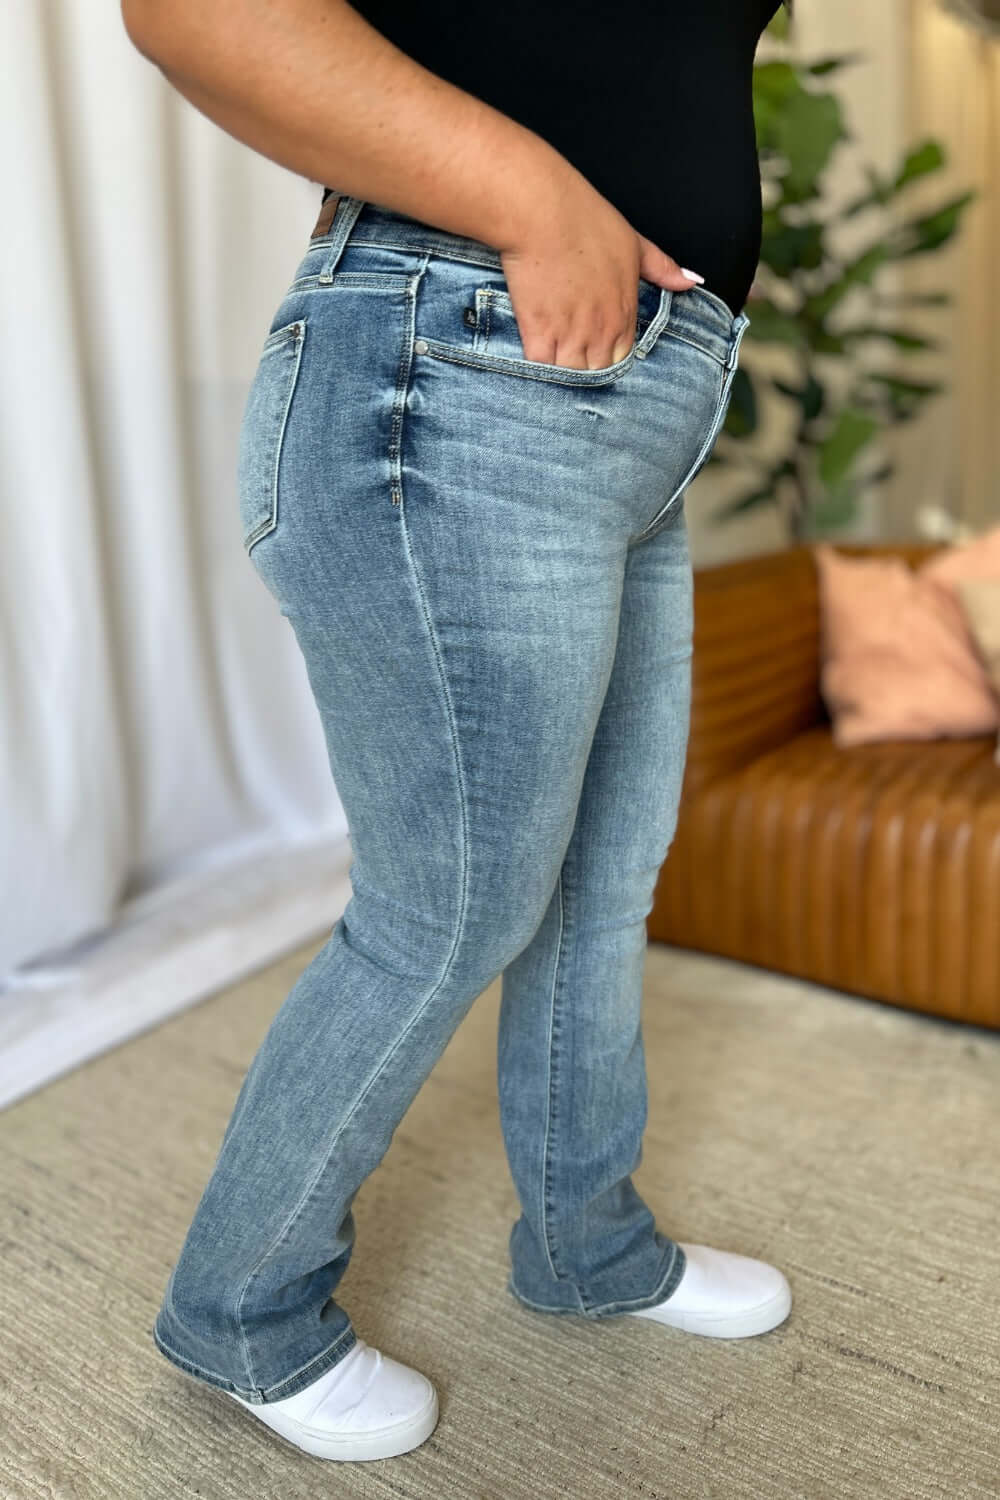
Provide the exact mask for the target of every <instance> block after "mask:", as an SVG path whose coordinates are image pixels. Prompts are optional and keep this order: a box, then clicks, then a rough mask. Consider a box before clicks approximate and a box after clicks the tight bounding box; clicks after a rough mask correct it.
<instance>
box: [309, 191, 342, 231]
mask: <svg viewBox="0 0 1000 1500" xmlns="http://www.w3.org/2000/svg"><path fill="white" fill-rule="evenodd" d="M340 199H341V194H340V193H331V194H330V196H329V198H327V199H326V200H325V201H324V203H323V205H322V207H321V208H320V211H319V218H318V219H317V220H316V223H315V226H314V228H313V232H312V234H311V235H310V236H309V238H310V239H311V240H315V239H318V238H319V236H320V235H321V234H329V233H330V225H331V224H332V223H333V216H334V214H335V213H336V212H337V204H338V203H339V202H340Z"/></svg>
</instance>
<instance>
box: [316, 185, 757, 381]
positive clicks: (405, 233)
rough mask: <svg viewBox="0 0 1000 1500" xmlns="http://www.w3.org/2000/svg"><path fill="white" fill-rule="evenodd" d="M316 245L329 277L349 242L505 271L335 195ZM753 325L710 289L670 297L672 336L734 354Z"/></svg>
mask: <svg viewBox="0 0 1000 1500" xmlns="http://www.w3.org/2000/svg"><path fill="white" fill-rule="evenodd" d="M318 240H323V241H326V240H329V241H330V248H331V257H330V259H329V260H328V262H327V269H328V271H329V272H331V273H332V270H333V267H334V266H335V265H336V262H337V260H339V258H340V254H341V252H342V250H343V248H344V246H345V245H346V244H347V243H348V242H349V241H355V242H358V243H364V242H367V243H369V244H377V245H393V246H395V247H396V248H398V249H404V250H412V251H414V252H416V253H426V252H430V253H432V254H434V255H440V256H445V257H449V258H451V259H452V260H459V261H467V262H472V263H473V264H476V265H483V266H491V267H494V268H495V269H497V270H499V271H500V272H501V273H502V271H503V262H502V261H501V258H500V252H499V250H497V249H496V248H495V247H494V246H492V245H487V244H485V243H484V242H483V241H482V240H476V239H471V238H469V237H467V236H465V235H461V234H453V233H452V232H451V231H450V230H448V229H442V228H440V227H439V226H438V225H436V224H428V223H426V222H425V221H424V220H422V219H414V218H411V217H410V216H409V215H408V214H403V213H399V212H397V211H396V210H395V209H391V208H385V207H384V206H383V205H381V204H378V203H371V202H369V201H368V200H367V199H363V198H352V197H350V196H349V195H348V194H346V193H340V194H338V193H332V194H331V195H330V196H329V197H328V198H327V199H326V200H325V201H324V203H323V206H322V208H321V209H320V213H319V217H318V218H317V220H316V224H315V227H314V228H313V231H312V234H311V235H310V241H311V242H312V243H315V242H316V241H318ZM749 321H750V320H749V318H748V317H747V315H746V313H745V312H743V311H740V312H738V313H734V312H733V310H732V308H731V307H730V306H729V304H728V302H725V301H723V299H722V298H721V297H720V296H718V294H717V293H716V292H710V291H709V290H708V289H707V288H706V287H703V286H694V287H692V288H691V289H690V290H689V291H684V292H681V291H679V292H673V293H672V294H671V304H670V314H669V323H670V327H671V329H672V330H673V331H674V332H677V333H683V331H684V328H685V325H687V326H688V327H689V329H690V331H691V332H692V333H702V334H704V333H705V332H706V331H708V330H710V331H711V333H712V334H714V335H715V337H716V338H720V339H722V340H724V341H725V343H726V344H727V346H729V347H730V348H732V346H733V344H734V341H735V340H737V338H738V335H739V334H740V333H741V332H742V330H743V328H744V327H745V326H746V325H747V324H748V323H749ZM723 357H725V356H723Z"/></svg>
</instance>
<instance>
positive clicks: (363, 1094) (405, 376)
mask: <svg viewBox="0 0 1000 1500" xmlns="http://www.w3.org/2000/svg"><path fill="white" fill-rule="evenodd" d="M424 265H425V267H426V260H425V263H424ZM422 274H423V268H422V269H421V271H420V272H419V273H418V274H417V275H416V276H414V277H413V278H412V279H411V290H410V292H409V294H408V295H409V297H410V327H409V332H408V335H407V337H406V338H405V339H404V341H403V352H402V354H401V356H400V365H399V373H398V375H397V378H396V398H395V407H396V408H397V410H399V411H401V410H402V407H403V406H405V399H406V389H407V386H408V384H409V378H410V371H411V369H412V357H411V351H412V347H413V331H414V320H415V314H416V292H417V288H418V286H419V283H420V278H421V276H422ZM401 420H402V419H401V417H400V423H401ZM400 495H402V491H400ZM403 519H404V518H403V514H402V507H401V509H400V520H401V522H402V521H403ZM402 535H403V538H404V542H405V545H406V552H407V557H408V559H409V563H410V571H411V576H412V578H413V581H414V587H415V589H416V591H417V594H418V597H419V599H420V602H421V605H422V607H423V612H424V620H425V623H426V625H427V630H428V635H429V638H430V641H431V646H432V649H433V651H434V657H435V661H436V662H437V666H438V672H439V677H440V680H441V686H442V698H443V702H444V706H445V712H446V716H447V720H448V726H449V730H450V734H451V742H452V752H453V754H454V757H455V771H456V781H457V785H458V803H459V813H460V816H461V819H462V884H461V900H460V905H459V913H458V920H457V923H456V927H455V936H454V939H453V940H452V946H451V952H450V953H449V954H448V957H447V959H446V960H445V965H444V968H443V970H442V972H441V976H440V978H439V979H438V981H437V983H436V984H435V985H434V986H433V988H432V989H431V990H430V992H429V993H428V994H427V995H425V997H424V999H423V1000H422V1001H421V1003H420V1006H419V1008H418V1009H417V1010H416V1011H415V1013H414V1014H413V1016H411V1018H410V1021H409V1023H408V1025H407V1026H406V1027H405V1028H404V1030H403V1031H401V1032H400V1034H399V1036H398V1037H397V1038H396V1041H395V1043H394V1044H393V1046H392V1047H391V1048H390V1049H389V1051H388V1052H387V1053H386V1055H385V1056H384V1057H383V1058H382V1059H381V1060H380V1062H379V1063H378V1065H377V1066H376V1067H375V1068H374V1070H373V1071H372V1073H371V1074H370V1076H369V1078H368V1079H367V1081H366V1082H365V1084H364V1086H363V1087H362V1089H361V1091H360V1093H359V1094H358V1096H357V1098H356V1099H355V1101H354V1104H353V1105H352V1106H351V1109H350V1110H349V1111H348V1113H347V1115H346V1116H345V1118H344V1120H343V1121H342V1122H341V1124H340V1126H339V1128H338V1129H337V1131H336V1132H335V1134H334V1135H333V1137H332V1139H331V1140H330V1142H329V1144H328V1146H327V1149H326V1151H325V1153H324V1155H323V1158H322V1160H321V1161H320V1164H319V1166H318V1167H317V1169H316V1171H315V1172H314V1173H313V1176H312V1179H311V1181H310V1182H309V1183H308V1184H307V1186H306V1188H305V1190H304V1192H303V1194H302V1196H301V1198H300V1199H299V1201H298V1203H297V1204H296V1206H295V1208H294V1209H293V1210H292V1213H291V1214H290V1215H289V1217H288V1219H287V1220H286V1221H285V1224H284V1226H283V1227H282V1229H281V1231H280V1233H279V1234H278V1236H277V1238H276V1239H275V1240H274V1241H273V1243H272V1244H271V1245H270V1246H269V1248H268V1249H267V1250H266V1251H265V1253H264V1255H263V1256H261V1258H260V1260H258V1262H257V1264H256V1265H255V1266H254V1267H253V1268H252V1269H251V1271H250V1273H249V1275H248V1276H247V1279H246V1281H245V1282H244V1284H243V1288H242V1290H241V1292H240V1295H239V1297H238V1299H237V1303H236V1322H237V1326H238V1327H239V1329H240V1336H241V1339H242V1342H243V1353H244V1358H245V1360H246V1366H247V1370H248V1371H249V1372H250V1373H251V1374H252V1372H253V1366H252V1364H251V1361H250V1351H249V1348H248V1346H247V1342H246V1330H245V1329H244V1327H243V1323H242V1320H241V1318H240V1309H241V1308H242V1306H243V1301H244V1298H245V1297H246V1293H247V1289H248V1288H249V1286H250V1283H251V1282H252V1281H253V1279H254V1278H255V1277H256V1276H258V1275H259V1274H260V1272H261V1270H262V1268H263V1267H264V1266H265V1265H266V1264H267V1262H268V1261H269V1260H270V1259H271V1257H272V1256H273V1255H274V1253H275V1252H276V1251H277V1250H279V1249H280V1248H281V1246H282V1245H283V1244H284V1242H285V1240H286V1239H287V1237H288V1234H289V1232H290V1230H291V1229H292V1227H293V1226H294V1225H295V1223H296V1222H297V1220H298V1219H299V1217H300V1215H301V1214H302V1212H303V1211H304V1209H305V1208H306V1207H307V1206H308V1204H309V1202H310V1200H311V1199H312V1196H313V1193H314V1192H315V1189H316V1187H317V1186H318V1184H319V1183H320V1181H321V1180H322V1178H323V1175H324V1173H325V1172H326V1169H327V1166H328V1165H329V1161H330V1157H331V1156H332V1155H333V1153H334V1151H335V1149H336V1146H337V1142H338V1141H339V1140H340V1137H341V1136H342V1135H343V1134H344V1132H345V1131H346V1130H347V1128H348V1126H349V1125H350V1123H351V1121H352V1120H353V1118H354V1116H355V1114H356V1113H357V1111H358V1109H359V1108H360V1107H361V1105H362V1104H363V1103H364V1101H365V1099H366V1098H367V1096H368V1094H369V1092H370V1091H371V1089H372V1088H373V1087H374V1085H375V1083H376V1082H377V1081H378V1079H379V1078H380V1077H381V1076H382V1074H383V1072H384V1070H385V1068H386V1066H387V1064H388V1063H389V1062H390V1061H391V1060H392V1058H393V1057H394V1055H395V1054H396V1052H397V1051H398V1050H399V1048H400V1047H401V1046H403V1045H404V1043H405V1041H406V1039H407V1037H408V1036H409V1034H410V1032H411V1031H412V1030H413V1028H414V1026H416V1024H417V1022H418V1021H419V1020H420V1018H421V1016H422V1015H423V1014H424V1012H425V1011H426V1009H427V1007H428V1005H429V1004H430V1002H431V1000H432V999H433V998H434V996H435V995H436V994H437V992H438V990H440V988H441V986H442V985H443V984H444V983H445V980H446V979H447V977H448V974H449V972H450V969H451V964H452V961H453V959H454V957H455V954H456V953H457V952H458V951H459V947H460V943H461V937H462V930H463V925H464V922H465V916H466V907H467V902H468V884H469V837H468V814H467V807H466V792H465V783H464V779H463V777H462V764H461V756H460V753H459V746H458V737H457V733H456V729H455V719H454V712H453V709H452V705H451V701H450V699H449V697H448V691H447V681H446V679H445V675H444V671H443V667H442V661H441V650H440V646H439V643H438V641H437V638H436V636H435V633H434V629H433V625H432V623H431V620H430V612H429V610H428V609H427V601H426V599H425V597H424V592H423V589H422V588H421V585H420V578H419V574H418V573H417V570H416V568H415V567H414V564H413V554H412V549H411V548H410V545H409V536H408V533H407V530H406V527H405V523H404V524H403V528H402ZM252 1383H253V1382H252Z"/></svg>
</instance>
